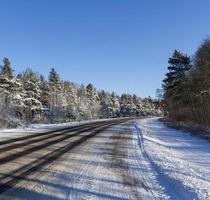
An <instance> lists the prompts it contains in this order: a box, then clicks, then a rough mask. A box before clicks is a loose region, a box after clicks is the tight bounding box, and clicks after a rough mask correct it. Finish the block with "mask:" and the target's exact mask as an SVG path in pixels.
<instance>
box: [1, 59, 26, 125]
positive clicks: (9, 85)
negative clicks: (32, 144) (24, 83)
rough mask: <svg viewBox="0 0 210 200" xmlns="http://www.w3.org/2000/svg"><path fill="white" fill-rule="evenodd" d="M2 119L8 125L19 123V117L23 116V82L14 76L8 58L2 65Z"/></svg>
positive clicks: (2, 122)
mask: <svg viewBox="0 0 210 200" xmlns="http://www.w3.org/2000/svg"><path fill="white" fill-rule="evenodd" d="M0 67H1V69H0V109H1V112H0V120H1V124H5V125H8V126H16V125H18V123H20V122H19V120H18V119H17V117H20V116H21V110H20V109H19V108H20V107H21V106H22V104H21V97H20V93H19V91H20V88H21V84H20V83H19V82H18V81H17V80H16V78H14V74H13V72H14V70H13V69H12V66H11V63H10V61H9V59H8V58H4V60H3V65H2V66H0Z"/></svg>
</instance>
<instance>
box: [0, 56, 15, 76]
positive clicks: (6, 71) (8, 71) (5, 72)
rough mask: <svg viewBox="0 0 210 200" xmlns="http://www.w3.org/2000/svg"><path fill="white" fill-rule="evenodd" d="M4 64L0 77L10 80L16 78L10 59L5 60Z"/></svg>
mask: <svg viewBox="0 0 210 200" xmlns="http://www.w3.org/2000/svg"><path fill="white" fill-rule="evenodd" d="M3 63H4V64H3V65H2V66H1V71H0V75H1V76H4V77H5V78H8V79H12V78H14V75H13V72H14V70H13V69H12V66H11V63H10V61H9V59H8V58H4V60H3Z"/></svg>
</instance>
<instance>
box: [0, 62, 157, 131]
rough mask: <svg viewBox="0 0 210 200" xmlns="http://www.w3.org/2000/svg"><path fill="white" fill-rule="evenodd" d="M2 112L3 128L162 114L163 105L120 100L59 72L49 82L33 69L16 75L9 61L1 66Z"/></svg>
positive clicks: (132, 97) (145, 100) (128, 97)
mask: <svg viewBox="0 0 210 200" xmlns="http://www.w3.org/2000/svg"><path fill="white" fill-rule="evenodd" d="M0 110H1V112H0V124H1V126H2V127H17V126H20V125H21V126H22V125H24V126H25V125H26V126H27V125H29V124H31V123H61V122H69V121H81V120H91V119H102V118H116V117H140V116H151V115H160V114H161V109H160V104H159V102H158V101H157V100H154V99H152V98H151V97H148V98H140V97H138V96H136V95H130V94H126V93H125V94H122V95H121V96H119V95H117V94H116V93H115V92H111V93H109V92H105V91H104V90H100V91H98V90H97V89H96V88H95V87H94V86H93V84H91V83H90V84H88V85H87V86H85V85H79V84H76V83H73V82H71V81H66V80H61V78H60V76H59V74H58V73H57V72H56V70H55V68H52V69H51V70H50V72H49V76H48V78H47V79H45V77H44V76H43V75H42V74H39V73H38V72H34V71H33V70H32V69H30V68H27V69H26V70H25V71H23V72H22V73H18V74H17V75H15V73H14V69H13V67H12V64H11V62H10V60H9V59H8V58H4V59H3V63H2V65H1V66H0Z"/></svg>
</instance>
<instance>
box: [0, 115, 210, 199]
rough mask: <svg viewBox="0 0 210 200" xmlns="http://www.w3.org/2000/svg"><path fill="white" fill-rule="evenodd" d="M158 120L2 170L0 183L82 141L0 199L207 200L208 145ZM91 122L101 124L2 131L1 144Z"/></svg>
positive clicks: (56, 147)
mask: <svg viewBox="0 0 210 200" xmlns="http://www.w3.org/2000/svg"><path fill="white" fill-rule="evenodd" d="M158 119H159V118H145V119H136V120H132V121H129V122H126V123H123V124H118V125H115V126H111V127H109V128H107V129H105V130H103V131H101V132H98V133H97V134H95V135H94V134H93V133H94V131H92V132H91V133H92V134H93V135H94V137H90V138H89V139H88V140H85V141H83V140H82V139H83V138H84V137H85V136H87V135H89V134H90V132H88V131H87V132H82V133H81V134H80V135H75V136H71V137H70V138H69V139H65V140H60V142H58V143H55V144H53V145H50V146H49V145H48V146H47V147H46V148H43V149H41V148H40V149H38V150H37V151H34V152H29V153H28V154H27V155H25V156H23V157H17V159H14V161H11V162H9V163H8V164H7V163H6V164H3V165H1V166H0V169H1V173H0V178H2V177H1V176H3V175H4V173H6V174H10V173H11V172H10V171H13V170H16V168H17V169H18V170H21V169H22V167H23V168H24V167H25V166H26V164H27V163H28V162H29V161H30V163H32V164H33V165H35V166H36V164H37V163H36V162H38V163H39V162H40V163H41V162H42V159H43V158H45V156H46V157H47V155H48V154H51V153H52V152H56V153H55V155H57V153H58V154H59V152H60V149H62V148H63V147H65V146H66V145H71V143H73V142H74V141H78V140H81V143H79V144H78V145H77V146H75V148H71V149H70V150H69V151H67V152H66V153H65V154H62V155H61V156H59V159H57V160H56V161H54V162H52V163H49V165H44V166H42V167H41V168H38V169H37V171H36V172H35V173H32V174H29V175H28V176H27V177H24V179H23V180H21V181H19V182H18V183H17V185H15V187H13V188H12V189H10V190H8V191H6V192H5V193H3V194H2V195H0V199H4V200H6V199H8V200H9V199H14V200H15V199H16V200H21V199H31V200H33V199H45V200H60V199H69V200H70V199H72V200H75V199H90V200H94V199H113V200H122V199H127V200H128V199H132V200H140V199H144V200H156V199H159V200H169V199H172V200H193V199H195V200H197V199H201V200H207V199H210V143H209V142H208V141H207V140H203V139H200V138H198V137H193V136H192V135H190V134H188V133H186V132H182V131H178V130H175V129H171V128H168V127H166V126H165V125H164V124H163V123H162V122H160V121H159V120H158ZM107 120H108V119H107ZM93 121H101V120H91V121H82V122H78V123H63V124H59V125H58V124H53V125H41V124H38V125H31V126H30V127H29V128H26V129H13V130H11V129H10V130H2V131H0V140H2V139H4V138H5V137H6V136H5V135H7V137H14V136H15V137H16V136H21V135H24V134H34V133H36V132H40V131H46V130H48V129H55V128H62V127H66V126H74V125H78V124H84V123H92V122H93ZM66 134H67V135H57V136H53V137H52V138H47V137H46V136H44V137H43V138H45V139H43V141H39V143H38V144H37V143H35V142H33V145H42V144H45V143H46V144H48V143H49V141H54V140H57V139H59V138H63V137H66V136H68V134H69V135H71V134H72V133H66ZM33 145H32V146H33ZM29 148H31V147H30V145H29V146H23V147H19V149H14V150H13V151H11V152H8V153H14V154H15V153H16V151H26V150H27V149H29ZM1 156H3V153H2V155H1ZM43 156H44V157H43ZM44 160H45V159H44ZM8 166H9V167H8ZM29 167H30V165H29ZM3 180H4V177H3Z"/></svg>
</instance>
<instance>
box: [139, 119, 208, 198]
mask: <svg viewBox="0 0 210 200" xmlns="http://www.w3.org/2000/svg"><path fill="white" fill-rule="evenodd" d="M136 128H137V130H138V131H137V132H138V139H139V147H140V150H141V152H142V154H143V155H144V159H145V160H146V161H147V162H148V163H149V165H150V168H151V170H152V171H153V175H154V176H155V177H156V180H157V182H158V184H159V185H160V187H162V190H163V191H164V192H165V194H166V195H167V196H168V198H169V199H175V200H180V199H182V200H185V199H186V200H192V199H202V200H207V199H210V143H209V142H208V141H206V140H203V139H200V138H197V137H193V136H191V135H190V134H188V133H186V132H182V131H178V130H175V129H170V128H168V127H166V126H165V125H164V124H163V123H162V122H160V121H159V120H158V118H147V119H142V120H139V122H138V124H137V126H136Z"/></svg>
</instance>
